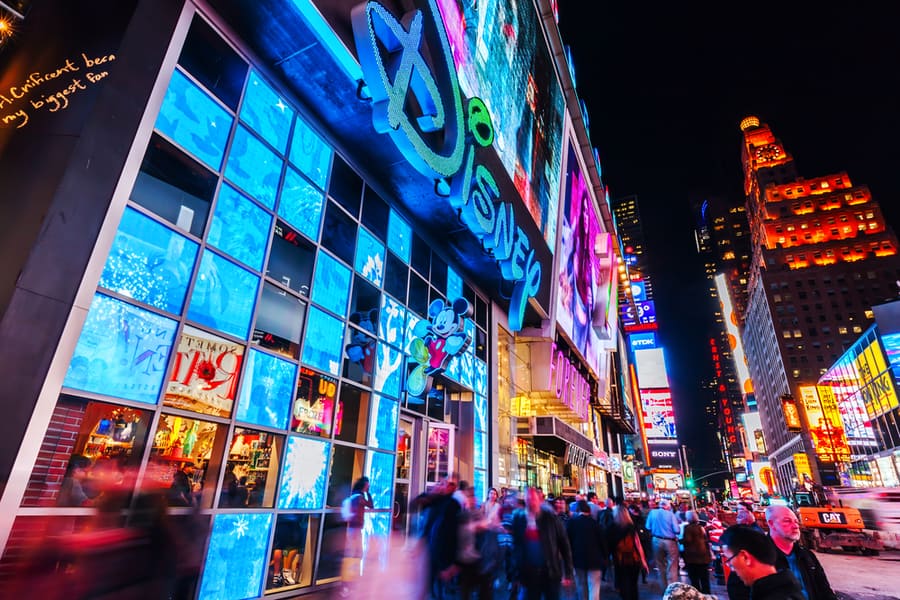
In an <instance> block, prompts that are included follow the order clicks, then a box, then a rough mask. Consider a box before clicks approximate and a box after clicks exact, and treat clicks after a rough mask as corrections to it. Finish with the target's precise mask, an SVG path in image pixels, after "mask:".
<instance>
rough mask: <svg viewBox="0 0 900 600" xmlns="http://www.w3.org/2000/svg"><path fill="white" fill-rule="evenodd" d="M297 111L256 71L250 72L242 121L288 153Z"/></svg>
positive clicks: (279, 149) (277, 147)
mask: <svg viewBox="0 0 900 600" xmlns="http://www.w3.org/2000/svg"><path fill="white" fill-rule="evenodd" d="M293 118H294V111H293V109H291V108H290V105H289V104H288V103H287V102H285V101H284V100H283V99H282V98H281V97H280V96H279V95H278V94H277V93H275V90H273V89H272V88H271V87H269V84H267V83H266V82H265V81H263V80H262V79H261V78H260V77H259V75H258V74H257V73H256V72H255V71H251V72H250V81H249V82H248V83H247V91H246V92H244V103H243V104H242V105H241V120H242V121H243V122H244V123H246V124H247V125H249V126H250V128H251V129H253V131H255V132H256V133H258V134H259V135H260V136H262V138H263V139H264V140H266V141H267V142H269V143H270V144H272V145H273V146H274V147H275V149H276V150H278V151H279V152H281V153H282V154H284V152H285V150H286V149H287V140H288V134H289V133H290V131H291V121H292V120H293Z"/></svg>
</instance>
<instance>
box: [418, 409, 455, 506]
mask: <svg viewBox="0 0 900 600" xmlns="http://www.w3.org/2000/svg"><path fill="white" fill-rule="evenodd" d="M455 433H456V432H455V431H454V428H453V426H452V425H445V424H444V423H434V422H429V423H428V446H427V448H426V453H425V460H426V463H425V489H426V490H428V489H431V488H432V487H434V486H435V485H436V484H437V483H439V482H440V481H441V480H442V479H444V478H445V477H447V476H448V475H450V473H452V472H453V459H454V454H453V449H454V448H453V445H454V441H455V435H454V434H455Z"/></svg>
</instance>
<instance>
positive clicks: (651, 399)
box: [641, 389, 677, 440]
mask: <svg viewBox="0 0 900 600" xmlns="http://www.w3.org/2000/svg"><path fill="white" fill-rule="evenodd" d="M641 405H642V406H643V411H644V434H645V435H646V437H647V439H648V440H652V439H668V440H674V439H676V438H677V435H676V432H675V409H674V408H673V406H672V392H671V391H670V390H669V389H659V390H647V389H642V390H641Z"/></svg>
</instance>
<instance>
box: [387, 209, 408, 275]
mask: <svg viewBox="0 0 900 600" xmlns="http://www.w3.org/2000/svg"><path fill="white" fill-rule="evenodd" d="M411 247H412V227H410V226H409V225H408V224H407V223H406V221H404V220H403V219H401V218H400V217H399V216H398V215H397V213H395V212H394V211H393V210H392V211H391V216H390V217H389V218H388V248H390V249H391V250H393V251H394V253H395V254H396V255H397V256H399V257H400V258H402V259H403V262H405V263H407V264H409V249H410V248H411Z"/></svg>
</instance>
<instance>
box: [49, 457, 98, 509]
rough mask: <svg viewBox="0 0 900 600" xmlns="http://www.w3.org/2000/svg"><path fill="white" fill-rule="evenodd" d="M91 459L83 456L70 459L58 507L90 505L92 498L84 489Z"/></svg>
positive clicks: (61, 486) (57, 498)
mask: <svg viewBox="0 0 900 600" xmlns="http://www.w3.org/2000/svg"><path fill="white" fill-rule="evenodd" d="M90 466H91V459H89V458H88V457H86V456H83V455H81V454H73V455H72V456H70V457H69V464H68V465H67V466H66V472H65V474H64V475H63V480H62V484H61V485H60V488H59V495H58V496H57V497H56V504H57V506H85V505H90V503H91V502H90V498H89V497H88V495H87V493H86V492H85V489H84V483H85V480H86V479H87V472H88V468H90Z"/></svg>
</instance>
